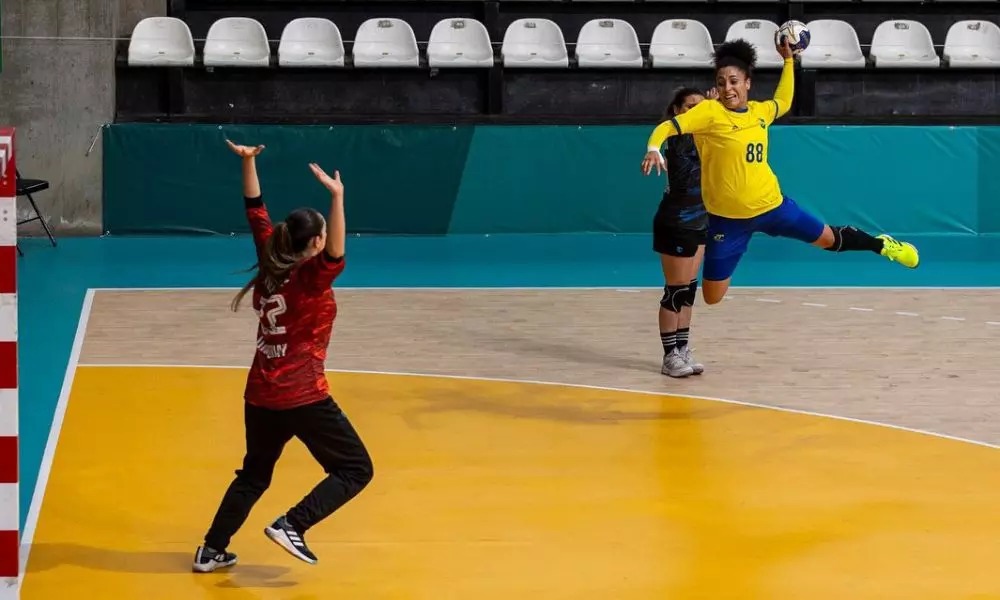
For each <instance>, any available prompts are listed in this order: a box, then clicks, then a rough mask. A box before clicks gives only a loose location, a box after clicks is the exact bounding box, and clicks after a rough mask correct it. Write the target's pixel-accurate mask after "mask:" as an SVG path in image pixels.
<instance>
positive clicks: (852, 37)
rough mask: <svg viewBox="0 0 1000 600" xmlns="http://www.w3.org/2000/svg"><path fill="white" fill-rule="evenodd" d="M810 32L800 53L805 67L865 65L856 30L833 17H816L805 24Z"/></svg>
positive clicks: (856, 66)
mask: <svg viewBox="0 0 1000 600" xmlns="http://www.w3.org/2000/svg"><path fill="white" fill-rule="evenodd" d="M806 27H807V28H808V29H809V33H810V34H812V38H811V41H810V42H809V47H808V48H806V49H805V51H803V52H802V66H803V67H804V68H806V69H823V68H827V69H829V68H837V69H843V68H849V67H853V68H857V69H863V68H864V67H865V55H864V54H863V53H862V52H861V42H859V41H858V33H857V32H856V31H854V28H853V27H851V25H850V23H848V22H846V21H839V20H836V19H817V20H815V21H810V22H809V23H807V24H806Z"/></svg>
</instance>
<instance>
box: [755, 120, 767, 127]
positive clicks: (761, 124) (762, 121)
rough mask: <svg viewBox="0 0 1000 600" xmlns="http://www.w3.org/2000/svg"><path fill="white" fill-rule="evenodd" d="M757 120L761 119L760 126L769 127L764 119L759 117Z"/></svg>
mask: <svg viewBox="0 0 1000 600" xmlns="http://www.w3.org/2000/svg"><path fill="white" fill-rule="evenodd" d="M757 120H758V121H760V128H761V129H767V124H766V123H764V119H757Z"/></svg>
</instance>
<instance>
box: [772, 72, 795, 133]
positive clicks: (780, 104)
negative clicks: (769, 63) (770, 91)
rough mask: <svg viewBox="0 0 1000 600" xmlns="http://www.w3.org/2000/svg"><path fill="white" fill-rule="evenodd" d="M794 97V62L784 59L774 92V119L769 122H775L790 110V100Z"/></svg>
mask: <svg viewBox="0 0 1000 600" xmlns="http://www.w3.org/2000/svg"><path fill="white" fill-rule="evenodd" d="M794 96H795V60H794V59H791V58H786V59H785V64H784V66H783V67H782V68H781V79H779V80H778V88H777V89H775V90H774V100H773V102H774V118H773V119H771V122H772V123H773V122H774V121H777V120H778V119H779V118H781V117H782V116H784V115H785V114H786V113H787V112H788V111H789V110H791V109H792V98H793V97H794Z"/></svg>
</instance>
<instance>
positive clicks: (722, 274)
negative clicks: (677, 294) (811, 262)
mask: <svg viewBox="0 0 1000 600" xmlns="http://www.w3.org/2000/svg"><path fill="white" fill-rule="evenodd" d="M825 226H826V225H825V224H824V223H823V222H822V221H820V220H819V219H817V218H816V217H814V216H813V215H811V214H809V213H807V212H806V211H804V210H802V209H801V208H799V205H798V204H796V203H795V201H794V200H792V199H791V198H789V197H788V196H785V197H784V199H783V200H782V202H781V204H780V205H778V206H777V207H776V208H772V209H771V210H769V211H767V212H766V213H764V214H762V215H757V216H756V217H752V218H750V219H729V218H726V217H717V216H715V215H709V216H708V243H707V245H706V246H705V268H704V272H703V273H702V278H703V279H705V280H708V281H723V280H726V279H729V278H730V277H732V276H733V272H735V271H736V265H737V264H739V262H740V258H742V257H743V253H744V252H746V251H747V245H749V244H750V238H751V237H752V236H753V234H754V233H757V232H758V231H759V232H761V233H766V234H767V235H770V236H773V237H787V238H793V239H796V240H801V241H803V242H806V243H807V244H811V243H813V242H815V241H816V240H818V239H819V237H820V236H821V235H823V228H824V227H825Z"/></svg>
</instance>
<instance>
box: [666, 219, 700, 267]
mask: <svg viewBox="0 0 1000 600" xmlns="http://www.w3.org/2000/svg"><path fill="white" fill-rule="evenodd" d="M707 240H708V230H707V229H687V228H683V227H677V226H676V225H669V224H665V223H661V222H659V220H654V221H653V250H654V251H655V252H657V253H658V254H666V255H667V256H678V257H684V258H687V257H690V256H694V255H695V254H697V253H698V246H704V245H705V242H706V241H707Z"/></svg>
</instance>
